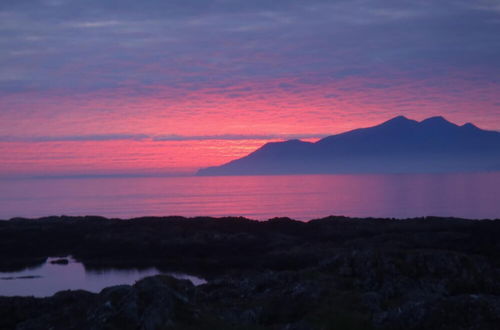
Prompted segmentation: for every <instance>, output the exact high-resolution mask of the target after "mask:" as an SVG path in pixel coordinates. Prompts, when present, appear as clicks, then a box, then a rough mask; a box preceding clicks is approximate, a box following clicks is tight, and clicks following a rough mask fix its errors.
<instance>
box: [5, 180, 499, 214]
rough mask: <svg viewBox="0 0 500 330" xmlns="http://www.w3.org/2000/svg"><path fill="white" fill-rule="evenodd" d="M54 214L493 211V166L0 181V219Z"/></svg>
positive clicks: (496, 198) (495, 205) (496, 202)
mask: <svg viewBox="0 0 500 330" xmlns="http://www.w3.org/2000/svg"><path fill="white" fill-rule="evenodd" d="M62 214H65V215H102V216H106V217H121V218H130V217H137V216H165V215H183V216H198V215H204V216H245V217H249V218H253V219H268V218H271V217H276V216H288V217H291V218H295V219H300V220H307V219H313V218H319V217H325V216H328V215H345V216H356V217H369V216H371V217H395V218H407V217H418V216H428V215H437V216H455V217H464V218H475V219H478V218H500V172H495V173H473V174H394V175H293V176H238V177H159V178H96V179H94V178H93V179H88V178H87V179H30V180H2V181H0V219H9V218H11V217H41V216H47V215H62Z"/></svg>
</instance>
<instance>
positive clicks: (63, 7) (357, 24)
mask: <svg viewBox="0 0 500 330" xmlns="http://www.w3.org/2000/svg"><path fill="white" fill-rule="evenodd" d="M499 35H500V0H478V1H471V0H464V1H461V0H454V1H451V0H441V1H435V0H433V1H427V0H418V1H405V0H379V1H373V0H370V1H365V0H346V1H343V0H338V1H335V0H330V1H324V0H307V1H299V0H288V1H284V0H274V1H268V0H253V1H248V0H212V1H211V0H206V1H204V0H191V1H187V0H171V1H167V0H165V1H163V0H162V1H160V0H155V1H153V0H143V1H137V0H108V1H106V0H2V1H1V2H0V177H17V176H58V175H62V176H64V175H108V174H124V175H129V174H138V175H144V174H158V173H162V174H189V173H192V172H194V171H195V170H196V169H197V168H199V167H205V166H211V165H219V164H222V163H225V162H227V161H229V160H231V159H234V158H238V157H241V156H243V155H245V154H247V153H249V152H251V151H253V150H254V149H256V148H257V147H259V146H260V145H262V144H264V143H266V142H268V141H278V140H284V139H290V138H301V139H305V140H310V141H314V140H315V139H318V138H321V137H324V136H327V135H330V134H335V133H340V132H343V131H346V130H350V129H354V128H359V127H367V126H372V125H376V124H378V123H380V122H383V121H385V120H388V119H390V118H392V117H395V116H398V115H405V116H407V117H409V118H412V119H417V120H421V119H424V118H427V117H430V116H437V115H442V116H445V117H446V118H447V119H448V120H450V121H452V122H455V123H457V124H463V123H465V122H473V123H474V124H476V125H477V126H479V127H481V128H484V129H490V130H500V96H499V95H500V38H499Z"/></svg>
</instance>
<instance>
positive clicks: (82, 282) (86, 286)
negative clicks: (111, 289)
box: [0, 257, 206, 297]
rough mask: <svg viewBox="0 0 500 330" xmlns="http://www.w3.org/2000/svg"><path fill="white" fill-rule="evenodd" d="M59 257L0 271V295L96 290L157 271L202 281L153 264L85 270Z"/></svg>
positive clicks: (199, 283)
mask: <svg viewBox="0 0 500 330" xmlns="http://www.w3.org/2000/svg"><path fill="white" fill-rule="evenodd" d="M58 259H60V258H48V259H47V261H46V262H45V263H44V264H42V265H41V266H37V267H33V268H26V269H24V270H22V271H17V272H0V296H34V297H49V296H51V295H53V294H54V293H56V292H58V291H62V290H87V291H90V292H96V293H97V292H99V291H101V290H102V289H104V288H105V287H108V286H113V285H120V284H134V283H135V282H136V281H138V280H140V279H142V278H144V277H148V276H154V275H158V274H166V275H170V276H172V277H175V278H178V279H184V280H189V281H191V283H193V284H194V285H201V284H204V283H206V281H205V280H204V279H202V278H200V277H197V276H193V275H189V274H184V273H175V272H161V271H159V270H158V269H156V268H146V269H127V270H124V269H106V270H99V271H94V270H87V269H85V267H84V266H83V264H82V263H81V262H78V261H76V260H74V259H73V258H71V257H67V258H65V259H67V260H68V263H67V264H62V263H54V261H56V260H58Z"/></svg>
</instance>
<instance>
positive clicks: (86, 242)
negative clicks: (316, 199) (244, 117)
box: [0, 217, 500, 330]
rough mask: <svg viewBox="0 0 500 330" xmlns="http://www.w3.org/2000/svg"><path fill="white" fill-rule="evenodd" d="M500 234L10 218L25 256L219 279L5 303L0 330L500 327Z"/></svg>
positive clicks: (496, 229) (497, 229) (458, 223)
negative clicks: (57, 257) (68, 258)
mask: <svg viewBox="0 0 500 330" xmlns="http://www.w3.org/2000/svg"><path fill="white" fill-rule="evenodd" d="M35 234H39V235H41V234H46V236H36V235H35ZM499 234H500V222H499V221H466V220H458V219H440V218H427V219H415V220H407V221H395V220H387V219H385V220H384V219H378V220H374V219H365V220H362V219H345V218H340V217H338V218H328V219H321V220H315V221H311V222H308V223H302V222H296V221H293V220H290V219H272V220H270V221H267V222H254V221H249V220H246V219H237V218H235V219H182V218H168V219H149V220H146V219H140V220H131V221H118V220H105V219H100V220H97V219H91V220H86V219H78V220H77V219H74V218H66V219H60V218H58V219H44V220H38V221H29V220H16V221H12V222H10V221H9V222H6V223H0V245H2V246H3V247H5V248H6V249H7V250H9V249H10V250H13V249H14V248H15V247H19V250H18V251H17V253H18V254H19V255H22V256H23V257H24V258H25V259H23V260H35V259H33V258H35V257H37V258H42V259H43V260H45V258H46V257H47V256H50V255H65V254H73V255H74V256H76V257H77V258H79V259H80V260H82V261H83V262H84V263H85V264H86V265H87V267H88V266H89V265H90V266H94V267H95V266H97V265H98V266H107V267H112V266H115V267H116V266H117V265H118V266H134V267H139V266H158V267H164V268H167V266H168V265H170V266H171V267H175V268H176V269H180V270H185V271H193V270H194V271H195V273H196V274H200V275H202V276H204V277H206V278H207V279H208V280H209V281H208V283H207V284H204V285H201V286H196V287H195V286H193V285H192V284H191V283H190V282H188V281H182V280H176V279H174V278H171V277H168V276H155V277H150V278H146V279H144V280H141V281H139V282H137V283H136V284H135V285H133V286H127V285H123V286H115V287H110V288H106V289H104V290H102V291H101V292H100V293H98V294H93V293H89V292H84V291H64V292H59V293H57V294H56V295H54V296H52V297H49V298H39V299H37V298H30V297H24V298H22V297H0V328H1V329H96V330H97V329H288V330H291V329H296V330H308V329H464V330H465V329H497V328H498V324H500V281H499V279H500V245H499V241H498V239H497V238H498V235H499ZM65 235H66V236H65ZM69 237H71V239H72V242H73V245H72V246H70V245H67V239H68V238H69ZM3 238H5V240H3ZM28 238H32V239H31V240H28ZM58 238H61V239H60V240H59V239H58ZM49 240H50V242H49ZM6 242H7V243H6ZM22 242H25V244H27V245H28V246H29V247H30V248H31V249H30V250H27V247H26V246H24V245H23V244H22ZM42 243H47V244H49V245H48V246H44V245H43V244H42ZM4 251H5V250H3V249H0V254H1V253H4ZM30 251H31V254H30ZM47 251H50V252H47ZM49 253H50V254H49ZM33 254H35V255H33Z"/></svg>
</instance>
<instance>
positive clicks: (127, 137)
mask: <svg viewBox="0 0 500 330" xmlns="http://www.w3.org/2000/svg"><path fill="white" fill-rule="evenodd" d="M327 135H328V134H266V135H254V134H248V135H245V134H221V135H176V134H172V135H159V136H154V135H147V134H102V135H73V136H0V142H39V143H44V142H107V141H144V140H151V141H156V142H168V141H175V142H180V141H214V140H218V141H241V140H276V139H279V140H283V139H286V140H288V139H316V138H322V137H325V136H327Z"/></svg>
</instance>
